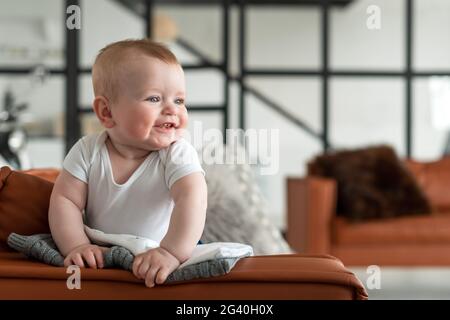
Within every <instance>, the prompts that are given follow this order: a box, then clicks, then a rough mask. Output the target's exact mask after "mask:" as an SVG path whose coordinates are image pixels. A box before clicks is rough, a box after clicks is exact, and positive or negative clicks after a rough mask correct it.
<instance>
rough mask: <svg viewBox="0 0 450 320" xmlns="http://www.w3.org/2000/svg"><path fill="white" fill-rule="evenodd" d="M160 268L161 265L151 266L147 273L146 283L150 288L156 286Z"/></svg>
mask: <svg viewBox="0 0 450 320" xmlns="http://www.w3.org/2000/svg"><path fill="white" fill-rule="evenodd" d="M159 270H160V267H159V266H151V267H150V269H149V270H148V271H147V274H146V275H145V285H146V286H147V287H149V288H151V287H153V286H155V278H156V274H157V273H158V271H159Z"/></svg>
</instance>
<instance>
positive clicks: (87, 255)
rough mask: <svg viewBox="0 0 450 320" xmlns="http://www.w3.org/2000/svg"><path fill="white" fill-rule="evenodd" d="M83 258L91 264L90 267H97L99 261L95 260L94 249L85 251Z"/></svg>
mask: <svg viewBox="0 0 450 320" xmlns="http://www.w3.org/2000/svg"><path fill="white" fill-rule="evenodd" d="M83 258H84V260H85V261H86V262H87V264H88V265H89V267H91V268H94V269H97V263H96V262H95V257H94V253H93V252H92V251H90V250H89V251H86V252H83Z"/></svg>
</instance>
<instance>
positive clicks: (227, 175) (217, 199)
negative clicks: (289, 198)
mask: <svg viewBox="0 0 450 320" xmlns="http://www.w3.org/2000/svg"><path fill="white" fill-rule="evenodd" d="M210 149H211V148H206V147H205V148H204V149H203V150H210ZM226 152H231V153H232V155H231V158H232V159H237V158H238V157H237V156H238V155H239V153H242V152H244V150H242V148H239V147H236V148H233V147H228V148H227V150H226ZM200 156H202V153H201V152H200ZM229 157H230V155H229ZM202 166H203V169H204V170H205V173H206V181H207V184H208V209H207V214H206V225H205V229H204V232H203V236H202V238H201V240H202V241H203V242H206V243H208V242H239V243H245V244H248V245H251V246H252V247H253V250H254V254H255V255H270V254H280V253H292V252H293V251H292V250H291V248H290V247H289V245H288V244H287V242H286V241H285V240H284V239H283V237H282V235H281V232H280V230H278V229H277V228H276V227H275V226H274V225H273V224H272V223H271V222H270V220H269V219H268V217H267V211H266V208H267V204H266V202H265V199H264V197H263V196H262V193H261V191H260V189H259V187H258V185H257V183H256V182H255V179H254V175H253V171H252V168H251V167H250V166H249V165H248V164H245V163H244V164H236V162H235V161H234V164H206V163H205V161H203V163H202Z"/></svg>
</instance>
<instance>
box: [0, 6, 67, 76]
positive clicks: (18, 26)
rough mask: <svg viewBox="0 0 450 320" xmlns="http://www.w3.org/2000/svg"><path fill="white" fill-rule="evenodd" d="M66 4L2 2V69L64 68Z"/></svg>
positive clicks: (0, 47) (0, 44) (0, 36)
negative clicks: (39, 66)
mask: <svg viewBox="0 0 450 320" xmlns="http://www.w3.org/2000/svg"><path fill="white" fill-rule="evenodd" d="M63 5H64V1H60V0H42V1H29V0H2V1H0V39H1V40H0V68H1V67H8V68H14V67H22V68H23V67H31V66H34V65H36V64H45V65H47V66H52V67H62V66H63V65H64V31H65V28H64V24H63V23H64V21H65V20H64V19H63V17H64V16H63V15H65V10H64V7H63Z"/></svg>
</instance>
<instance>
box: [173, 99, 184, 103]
mask: <svg viewBox="0 0 450 320" xmlns="http://www.w3.org/2000/svg"><path fill="white" fill-rule="evenodd" d="M175 103H176V104H184V99H176V100H175Z"/></svg>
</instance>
